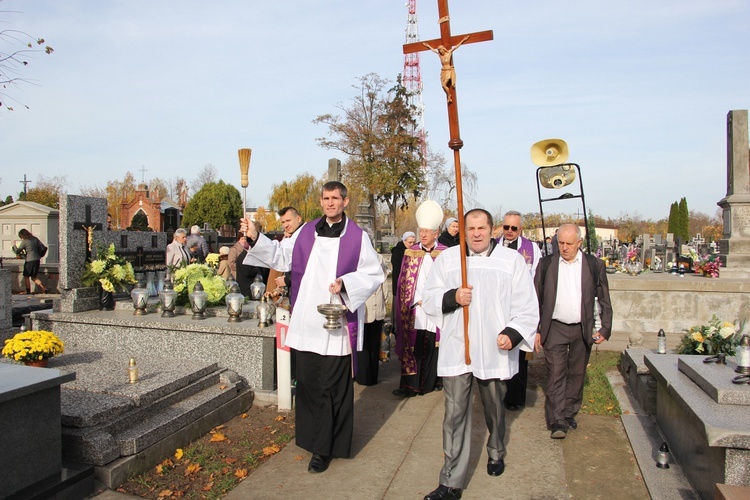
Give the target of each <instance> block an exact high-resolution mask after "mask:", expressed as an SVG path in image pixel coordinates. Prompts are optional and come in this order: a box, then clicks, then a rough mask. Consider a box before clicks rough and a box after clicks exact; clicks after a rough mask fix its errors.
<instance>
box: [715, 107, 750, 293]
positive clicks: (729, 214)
mask: <svg viewBox="0 0 750 500" xmlns="http://www.w3.org/2000/svg"><path fill="white" fill-rule="evenodd" d="M749 142H750V141H749V139H748V127H747V110H746V109H741V110H733V111H730V112H729V113H728V114H727V195H726V196H725V197H724V198H723V199H722V200H721V201H719V202H718V203H717V205H719V206H720V207H721V209H722V211H723V218H724V234H723V239H722V240H721V241H720V242H719V253H720V254H721V257H722V261H724V262H725V263H726V267H725V268H724V269H722V270H721V276H722V277H727V278H750V154H749V153H748V143H749Z"/></svg>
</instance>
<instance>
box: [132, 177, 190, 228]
mask: <svg viewBox="0 0 750 500" xmlns="http://www.w3.org/2000/svg"><path fill="white" fill-rule="evenodd" d="M153 195H154V196H153V197H152V193H149V190H148V185H146V184H145V183H141V184H138V187H136V188H135V196H134V197H133V199H132V200H130V201H127V202H123V203H122V205H121V208H120V227H121V228H126V227H128V226H130V223H131V221H132V220H133V216H134V215H135V214H137V213H138V212H139V211H141V212H143V213H144V214H145V215H146V217H147V218H148V226H149V227H150V228H151V229H153V230H154V231H165V232H172V231H174V230H175V229H177V228H178V227H180V221H181V219H182V213H181V212H182V210H181V209H182V208H184V206H183V207H179V206H177V205H176V204H175V203H174V202H171V201H170V200H168V199H154V198H155V196H156V193H153Z"/></svg>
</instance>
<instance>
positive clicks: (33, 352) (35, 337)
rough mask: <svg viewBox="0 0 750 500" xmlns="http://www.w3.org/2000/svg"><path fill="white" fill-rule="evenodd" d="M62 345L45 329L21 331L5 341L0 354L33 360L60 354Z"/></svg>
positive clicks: (15, 358)
mask: <svg viewBox="0 0 750 500" xmlns="http://www.w3.org/2000/svg"><path fill="white" fill-rule="evenodd" d="M63 350H64V345H63V342H62V340H60V339H59V338H58V337H57V336H56V335H55V334H54V333H52V332H48V331H45V330H32V331H29V332H21V333H18V334H16V335H15V336H14V337H13V338H11V339H8V340H6V341H5V347H3V350H2V355H3V356H5V357H7V358H11V359H14V360H16V361H34V360H41V359H45V358H51V357H52V356H55V355H56V354H62V353H63Z"/></svg>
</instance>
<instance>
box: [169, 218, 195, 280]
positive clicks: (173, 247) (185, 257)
mask: <svg viewBox="0 0 750 500" xmlns="http://www.w3.org/2000/svg"><path fill="white" fill-rule="evenodd" d="M186 243H187V229H185V228H184V227H181V228H179V229H177V231H175V232H174V236H173V237H172V243H170V244H169V245H167V278H169V277H170V275H171V273H172V269H173V268H179V267H185V266H187V265H188V264H190V252H188V249H187V247H186V246H185V245H186Z"/></svg>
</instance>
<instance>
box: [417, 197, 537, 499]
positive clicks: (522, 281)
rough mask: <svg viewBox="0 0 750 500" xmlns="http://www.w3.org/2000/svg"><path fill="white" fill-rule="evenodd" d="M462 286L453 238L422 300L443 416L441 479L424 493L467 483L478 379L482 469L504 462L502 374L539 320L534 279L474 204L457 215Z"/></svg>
mask: <svg viewBox="0 0 750 500" xmlns="http://www.w3.org/2000/svg"><path fill="white" fill-rule="evenodd" d="M464 220H465V221H466V223H465V231H466V242H467V245H468V247H469V248H468V258H467V259H466V267H467V283H468V288H462V287H461V271H460V269H461V268H460V252H461V251H462V249H461V247H460V246H455V247H451V248H449V249H447V250H444V251H443V252H442V253H441V254H440V255H439V256H438V258H437V259H435V263H434V264H433V266H432V270H431V271H430V275H429V276H428V277H427V283H426V285H425V290H424V293H423V299H422V307H423V309H424V310H425V312H426V313H427V314H428V316H429V317H430V319H431V320H432V321H433V322H434V323H435V324H436V325H437V326H438V327H439V328H440V351H439V355H438V375H440V376H441V377H443V387H444V391H445V417H444V419H443V453H444V455H445V464H444V466H443V468H442V470H441V471H440V486H439V487H438V488H437V489H436V490H435V491H433V492H431V493H430V494H429V495H427V496H426V497H425V498H427V499H433V498H460V496H461V490H462V489H463V488H464V487H465V486H466V485H465V481H466V470H467V466H468V462H469V456H470V443H471V386H472V381H473V379H474V378H476V379H477V385H478V388H479V394H480V396H481V399H482V406H483V407H484V415H485V421H486V422H487V428H488V430H489V434H490V435H489V439H488V441H487V455H488V462H487V473H488V474H489V475H491V476H499V475H500V474H502V473H503V471H504V470H505V444H504V439H505V411H504V408H503V398H504V396H505V390H506V388H505V380H507V379H509V378H511V377H512V376H513V375H514V374H515V373H516V372H517V371H518V355H517V352H516V350H517V349H519V347H520V346H521V345H525V346H526V347H527V348H529V349H532V348H533V346H534V338H535V334H536V327H537V324H538V322H539V305H538V301H537V299H536V294H535V292H534V284H533V282H532V280H531V275H530V274H529V271H528V269H527V267H526V262H525V261H524V259H523V257H521V255H520V254H519V253H518V252H516V251H515V250H509V249H507V248H503V247H502V246H498V245H497V243H496V242H495V240H494V239H493V238H492V234H491V233H492V216H491V215H490V213H489V212H487V211H486V210H481V209H474V210H470V211H469V212H467V213H466V216H465V218H464ZM466 305H468V306H469V353H470V354H471V365H467V364H466V362H465V357H464V353H465V350H464V347H465V345H464V326H463V308H462V307H461V306H466Z"/></svg>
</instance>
